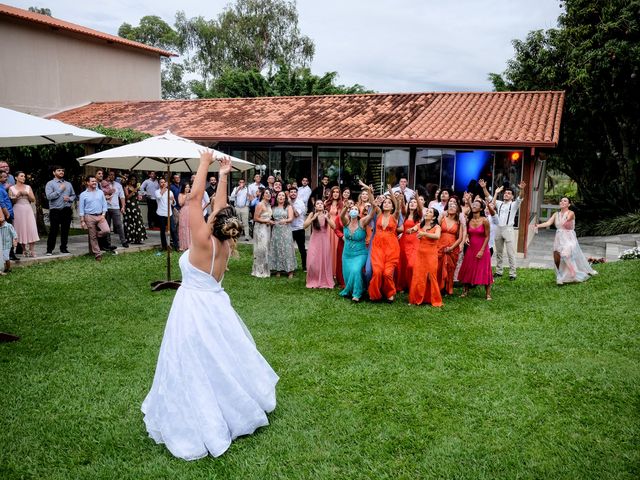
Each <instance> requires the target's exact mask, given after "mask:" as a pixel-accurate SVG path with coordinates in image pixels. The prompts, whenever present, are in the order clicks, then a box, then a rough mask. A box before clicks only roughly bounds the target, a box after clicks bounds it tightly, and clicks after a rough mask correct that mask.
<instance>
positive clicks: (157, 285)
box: [151, 162, 180, 292]
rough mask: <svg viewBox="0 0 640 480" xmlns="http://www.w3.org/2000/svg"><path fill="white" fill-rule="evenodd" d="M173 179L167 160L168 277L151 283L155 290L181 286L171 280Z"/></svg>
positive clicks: (166, 226)
mask: <svg viewBox="0 0 640 480" xmlns="http://www.w3.org/2000/svg"><path fill="white" fill-rule="evenodd" d="M170 181H171V164H169V163H168V162H167V224H166V225H165V226H164V227H161V228H164V229H165V232H164V233H165V235H166V233H167V232H166V230H168V231H169V240H168V245H167V279H166V280H164V281H163V280H160V281H157V282H153V283H152V284H151V290H152V291H154V292H159V291H160V290H165V289H167V288H171V289H173V290H176V289H177V288H178V287H179V286H180V282H179V281H176V282H174V281H172V280H171V186H170V184H169V182H170Z"/></svg>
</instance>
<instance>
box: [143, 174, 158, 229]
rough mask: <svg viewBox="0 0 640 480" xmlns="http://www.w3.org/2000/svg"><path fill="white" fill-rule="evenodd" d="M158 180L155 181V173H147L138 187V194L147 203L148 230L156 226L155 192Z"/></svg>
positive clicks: (156, 205)
mask: <svg viewBox="0 0 640 480" xmlns="http://www.w3.org/2000/svg"><path fill="white" fill-rule="evenodd" d="M158 188H159V187H158V180H156V172H149V177H148V178H147V179H146V180H145V181H144V182H142V185H140V194H141V195H142V196H143V197H144V199H145V201H146V202H147V223H148V224H149V228H153V227H155V226H157V223H158V222H157V221H156V210H157V209H158V204H157V203H156V191H157V190H158Z"/></svg>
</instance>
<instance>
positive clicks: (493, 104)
mask: <svg viewBox="0 0 640 480" xmlns="http://www.w3.org/2000/svg"><path fill="white" fill-rule="evenodd" d="M563 103H564V92H484V93H463V92H458V93H408V94H371V95H327V96H308V97H263V98H233V99H232V98H227V99H204V100H158V101H146V102H145V101H142V102H129V101H127V102H102V103H91V104H89V105H86V106H84V107H80V108H76V109H73V110H68V111H65V112H62V113H59V114H57V115H55V118H58V119H59V120H62V121H64V122H68V123H72V124H75V125H81V126H86V127H91V126H96V125H104V126H108V127H115V128H133V129H135V130H139V131H143V132H147V133H150V134H154V135H155V134H160V133H164V132H165V131H166V130H171V132H172V133H175V134H177V135H181V136H184V137H187V138H191V139H194V140H199V141H202V142H205V141H206V142H210V143H211V142H219V141H222V142H252V143H256V142H269V143H271V142H278V143H285V142H286V143H319V144H328V143H331V144H336V143H364V144H383V143H384V144H416V145H443V146H444V145H450V146H481V145H485V146H495V147H499V146H504V147H513V146H521V147H529V146H530V147H555V146H557V144H558V137H559V134H560V118H561V116H562V106H563Z"/></svg>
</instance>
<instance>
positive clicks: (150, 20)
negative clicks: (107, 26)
mask: <svg viewBox="0 0 640 480" xmlns="http://www.w3.org/2000/svg"><path fill="white" fill-rule="evenodd" d="M118 35H119V36H121V37H123V38H128V39H129V40H133V41H135V42H140V43H144V44H145V45H150V46H152V47H156V48H161V49H163V50H168V51H174V52H175V51H180V49H181V48H182V47H183V39H182V36H181V35H180V34H178V32H177V31H176V30H174V29H173V28H171V26H170V25H169V24H168V23H167V22H165V21H164V20H162V19H161V18H160V17H157V16H155V15H147V16H145V17H142V18H141V19H140V25H138V26H137V27H133V26H131V25H130V24H128V23H123V24H122V25H120V28H119V29H118ZM183 77H184V66H183V65H182V64H180V63H176V62H174V61H172V60H171V59H170V58H166V57H162V68H161V71H160V82H161V86H162V98H166V99H172V98H189V94H190V92H189V88H188V85H187V84H186V83H185V82H184V81H183Z"/></svg>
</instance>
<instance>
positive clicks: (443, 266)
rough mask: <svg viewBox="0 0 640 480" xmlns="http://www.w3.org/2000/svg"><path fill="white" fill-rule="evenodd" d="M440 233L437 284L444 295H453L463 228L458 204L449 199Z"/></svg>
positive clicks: (453, 199)
mask: <svg viewBox="0 0 640 480" xmlns="http://www.w3.org/2000/svg"><path fill="white" fill-rule="evenodd" d="M440 228H441V229H442V234H441V235H440V240H438V285H439V286H440V290H441V291H443V293H444V294H445V295H453V278H454V273H455V271H456V266H457V265H458V256H459V255H460V244H461V243H462V240H463V234H464V229H463V228H462V223H461V222H460V205H459V204H458V201H457V200H456V199H455V198H451V199H450V200H449V205H448V208H447V213H446V215H445V216H443V217H442V218H441V220H440Z"/></svg>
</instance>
